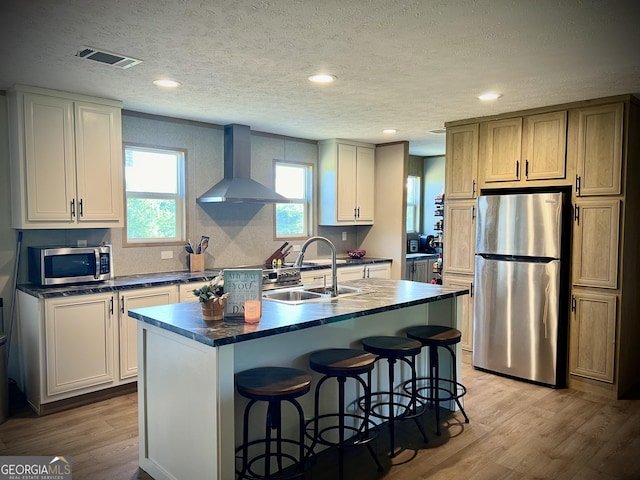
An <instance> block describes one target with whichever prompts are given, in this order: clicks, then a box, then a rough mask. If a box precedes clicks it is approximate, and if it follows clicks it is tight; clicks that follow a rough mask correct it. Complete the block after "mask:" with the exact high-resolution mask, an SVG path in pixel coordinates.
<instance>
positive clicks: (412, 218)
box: [407, 175, 420, 233]
mask: <svg viewBox="0 0 640 480" xmlns="http://www.w3.org/2000/svg"><path fill="white" fill-rule="evenodd" d="M419 231H420V177H416V176H413V175H409V176H408V177H407V232H408V233H414V232H419Z"/></svg>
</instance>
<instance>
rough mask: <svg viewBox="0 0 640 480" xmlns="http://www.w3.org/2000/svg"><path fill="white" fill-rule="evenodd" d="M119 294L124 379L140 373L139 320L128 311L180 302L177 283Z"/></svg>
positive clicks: (121, 362)
mask: <svg viewBox="0 0 640 480" xmlns="http://www.w3.org/2000/svg"><path fill="white" fill-rule="evenodd" d="M118 296H119V299H118V307H119V310H120V314H119V319H120V321H119V327H120V328H119V332H120V349H119V353H120V379H121V380H124V379H127V378H135V377H136V376H137V375H138V340H137V339H138V333H137V332H138V321H137V320H136V319H134V318H131V317H129V315H128V313H127V312H128V311H129V310H133V309H135V308H144V307H154V306H156V305H168V304H170V303H178V289H177V287H176V286H175V285H168V286H164V287H153V288H141V289H136V290H125V291H122V292H120V293H119V295H118ZM194 298H195V297H194Z"/></svg>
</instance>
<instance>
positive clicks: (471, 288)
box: [469, 282, 473, 298]
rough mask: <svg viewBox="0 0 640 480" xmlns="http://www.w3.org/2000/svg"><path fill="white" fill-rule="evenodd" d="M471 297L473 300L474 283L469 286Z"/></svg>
mask: <svg viewBox="0 0 640 480" xmlns="http://www.w3.org/2000/svg"><path fill="white" fill-rule="evenodd" d="M469 296H470V297H471V298H473V282H471V284H470V285H469Z"/></svg>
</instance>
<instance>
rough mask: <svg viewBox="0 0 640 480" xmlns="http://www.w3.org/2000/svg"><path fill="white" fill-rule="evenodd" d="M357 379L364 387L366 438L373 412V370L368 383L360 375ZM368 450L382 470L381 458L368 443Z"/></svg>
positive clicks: (368, 377)
mask: <svg viewBox="0 0 640 480" xmlns="http://www.w3.org/2000/svg"><path fill="white" fill-rule="evenodd" d="M356 379H357V380H358V381H359V382H360V384H361V385H362V389H363V391H364V395H365V397H364V425H365V427H364V431H365V435H366V438H369V414H370V412H371V371H369V373H368V374H367V383H366V384H365V383H364V380H362V379H361V378H360V377H356ZM367 450H369V453H370V454H371V457H372V458H373V461H374V462H376V465H377V466H378V471H379V472H381V471H382V465H381V464H380V460H378V455H376V452H375V451H374V450H373V447H372V446H371V445H370V444H369V443H367Z"/></svg>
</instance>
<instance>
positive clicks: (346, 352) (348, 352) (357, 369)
mask: <svg viewBox="0 0 640 480" xmlns="http://www.w3.org/2000/svg"><path fill="white" fill-rule="evenodd" d="M375 362H376V356H375V355H373V354H371V353H367V352H365V351H362V350H358V349H355V348H328V349H326V350H319V351H317V352H313V353H312V354H311V355H310V356H309V366H310V367H311V368H312V369H313V370H315V371H316V372H318V373H322V374H324V375H333V376H339V375H345V376H353V375H361V374H363V373H367V372H370V371H371V370H373V367H374V364H375Z"/></svg>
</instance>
